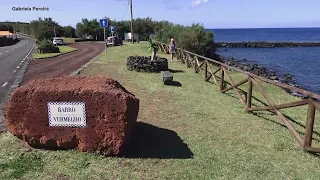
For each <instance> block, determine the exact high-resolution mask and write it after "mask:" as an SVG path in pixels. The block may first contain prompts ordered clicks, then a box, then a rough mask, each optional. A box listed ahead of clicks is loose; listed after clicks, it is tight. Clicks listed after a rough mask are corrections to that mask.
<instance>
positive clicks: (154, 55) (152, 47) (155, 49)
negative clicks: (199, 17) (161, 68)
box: [148, 39, 159, 60]
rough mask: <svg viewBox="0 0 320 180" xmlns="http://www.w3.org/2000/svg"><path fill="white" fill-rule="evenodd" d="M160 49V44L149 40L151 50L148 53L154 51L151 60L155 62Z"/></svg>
mask: <svg viewBox="0 0 320 180" xmlns="http://www.w3.org/2000/svg"><path fill="white" fill-rule="evenodd" d="M158 48H159V47H158V43H157V42H155V41H153V40H152V39H149V50H148V51H150V50H152V56H151V60H155V58H156V55H157V51H158Z"/></svg>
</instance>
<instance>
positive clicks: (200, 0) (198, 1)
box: [192, 0, 208, 7]
mask: <svg viewBox="0 0 320 180" xmlns="http://www.w3.org/2000/svg"><path fill="white" fill-rule="evenodd" d="M207 2H208V0H192V7H197V6H199V5H200V4H205V3H207Z"/></svg>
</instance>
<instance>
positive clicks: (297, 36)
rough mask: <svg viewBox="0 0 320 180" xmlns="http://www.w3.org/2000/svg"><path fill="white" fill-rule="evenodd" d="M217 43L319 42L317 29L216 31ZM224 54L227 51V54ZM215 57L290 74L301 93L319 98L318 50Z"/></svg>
mask: <svg viewBox="0 0 320 180" xmlns="http://www.w3.org/2000/svg"><path fill="white" fill-rule="evenodd" d="M213 31H214V34H215V41H216V42H219V41H220V42H239V41H273V42H283V41H286V42H288V41H290V42H320V28H265V29H216V30H213ZM226 50H227V51H226ZM218 54H220V55H222V56H224V57H228V56H232V57H234V58H236V59H238V60H242V59H246V60H247V61H248V62H252V63H257V64H260V65H264V66H266V67H267V68H269V69H272V70H275V71H277V72H278V73H279V74H284V73H290V74H292V75H293V78H294V80H295V81H296V82H297V84H298V85H300V86H301V88H302V89H305V90H308V91H311V92H314V93H317V94H320V47H295V48H219V50H218Z"/></svg>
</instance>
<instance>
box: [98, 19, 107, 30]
mask: <svg viewBox="0 0 320 180" xmlns="http://www.w3.org/2000/svg"><path fill="white" fill-rule="evenodd" d="M100 27H102V28H106V27H108V19H100Z"/></svg>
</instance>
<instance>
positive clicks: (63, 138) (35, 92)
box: [4, 76, 139, 155]
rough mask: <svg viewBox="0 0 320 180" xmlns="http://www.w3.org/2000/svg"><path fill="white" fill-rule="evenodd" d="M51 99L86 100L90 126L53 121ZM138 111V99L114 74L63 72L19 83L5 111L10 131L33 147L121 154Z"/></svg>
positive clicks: (86, 113) (54, 100) (63, 100)
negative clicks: (65, 74) (70, 74)
mask: <svg viewBox="0 0 320 180" xmlns="http://www.w3.org/2000/svg"><path fill="white" fill-rule="evenodd" d="M48 102H60V103H61V102H83V103H84V104H85V117H86V126H85V127H52V126H50V125H49V114H50V113H48V109H49V107H48V106H49V105H48ZM138 111H139V100H138V99H137V98H136V97H135V96H134V95H133V94H131V93H129V92H128V91H127V90H126V89H125V88H124V87H122V86H121V85H120V84H119V83H118V82H117V81H115V80H113V79H109V78H107V77H99V76H98V77H60V78H50V79H41V80H34V81H30V82H29V83H27V84H25V85H23V86H21V87H19V88H17V89H16V90H15V91H14V92H13V94H12V96H11V98H10V100H9V101H8V103H7V104H6V106H5V114H4V115H5V124H6V126H7V129H8V130H9V132H11V133H12V134H13V135H15V136H17V137H19V138H20V139H23V140H24V141H26V142H27V143H28V144H29V145H30V146H32V147H34V148H43V149H54V150H56V149H73V148H78V150H79V151H85V152H100V153H103V154H105V155H117V154H119V153H120V151H121V149H122V148H123V147H124V146H125V145H126V144H127V142H128V141H129V140H130V135H131V131H132V129H133V127H134V125H135V123H136V121H137V116H138ZM60 120H61V119H60Z"/></svg>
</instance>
